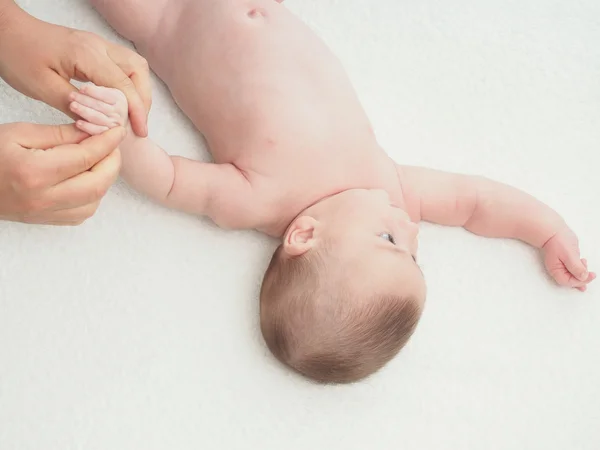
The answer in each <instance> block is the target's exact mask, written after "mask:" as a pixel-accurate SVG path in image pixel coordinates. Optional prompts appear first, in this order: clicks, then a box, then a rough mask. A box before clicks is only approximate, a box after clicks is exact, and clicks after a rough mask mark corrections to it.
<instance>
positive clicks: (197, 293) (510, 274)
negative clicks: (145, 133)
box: [0, 0, 600, 450]
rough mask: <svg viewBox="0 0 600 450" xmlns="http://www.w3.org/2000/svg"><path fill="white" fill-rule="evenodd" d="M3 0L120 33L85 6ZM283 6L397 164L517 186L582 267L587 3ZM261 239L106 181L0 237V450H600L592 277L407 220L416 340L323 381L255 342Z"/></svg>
mask: <svg viewBox="0 0 600 450" xmlns="http://www.w3.org/2000/svg"><path fill="white" fill-rule="evenodd" d="M20 4H21V5H22V6H24V7H25V8H26V9H27V10H28V11H29V12H31V13H32V14H34V15H35V16H37V17H39V18H41V19H44V20H48V21H51V22H54V23H60V24H63V25H67V26H71V27H77V28H81V29H86V30H90V31H94V32H96V33H99V34H101V35H103V36H105V37H107V38H110V39H115V40H120V39H119V38H118V37H116V35H115V34H114V33H113V32H112V31H111V30H110V29H109V27H108V26H107V25H106V24H105V23H104V22H103V21H102V19H101V18H100V17H99V16H98V15H97V14H96V13H95V12H94V11H93V10H92V9H91V8H90V7H89V6H88V5H87V3H86V2H85V1H84V0H53V1H50V0H29V1H21V2H20ZM288 7H289V8H291V9H292V10H294V11H295V12H297V13H298V14H299V15H300V16H301V17H302V18H303V19H305V20H307V21H308V22H309V23H310V24H311V25H312V26H314V27H315V29H316V30H317V31H318V32H319V33H320V35H321V36H322V37H323V38H324V39H325V40H326V42H327V43H328V44H329V45H330V46H331V47H332V48H333V49H334V51H335V52H336V53H337V54H338V55H339V56H340V58H341V59H342V61H343V62H344V64H345V66H346V68H347V69H348V71H349V73H350V76H351V78H352V80H353V81H354V83H355V86H356V88H357V90H358V92H359V95H360V97H361V98H362V100H363V101H364V105H365V107H366V108H367V110H368V113H369V114H370V116H371V118H372V120H373V123H374V126H375V129H376V133H377V134H378V136H379V139H380V141H381V143H382V144H383V145H384V146H385V147H386V148H387V149H388V151H389V152H390V154H392V155H393V156H394V157H395V158H396V159H397V160H398V161H401V162H404V163H410V164H419V165H427V166H433V167H437V168H441V169H446V170H452V171H462V172H469V173H477V174H483V175H487V176H489V177H492V178H495V179H498V180H501V181H505V182H508V183H511V184H514V185H516V186H518V187H520V188H523V189H526V190H527V191H529V192H530V193H532V194H534V195H536V196H538V197H539V198H541V199H543V200H544V201H546V202H548V203H549V204H551V205H552V206H553V207H555V208H556V209H557V210H558V211H560V212H561V213H562V214H563V215H564V216H565V217H566V218H567V219H568V221H569V223H570V224H571V225H572V226H573V228H574V229H575V230H576V231H577V232H578V234H579V236H580V238H581V245H582V248H583V250H584V255H585V256H586V257H588V258H589V260H590V265H592V266H593V267H594V268H595V269H596V270H599V269H600V238H599V236H598V232H599V230H600V213H599V206H600V205H599V198H600V182H599V178H600V177H599V175H600V174H599V170H600V164H599V163H600V157H599V156H598V150H599V148H600V147H599V144H600V126H599V125H600V51H599V50H598V42H600V22H599V19H598V18H599V17H600V2H598V1H597V0H578V1H577V0H571V1H567V0H563V1H558V0H552V1H550V0H518V1H517V0H497V1H494V2H491V1H487V2H477V1H473V0H455V1H453V2H448V1H443V0H418V1H417V0H405V1H398V0H380V1H376V2H366V1H364V0H344V1H338V0H319V1H317V0H288ZM120 41H121V42H123V41H122V40H120ZM127 45H128V44H127ZM154 92H155V102H154V107H153V111H152V114H151V118H150V134H151V136H152V137H153V138H154V139H156V140H157V141H158V142H159V143H160V144H161V145H163V146H164V148H166V149H168V151H170V152H171V153H177V154H182V155H186V156H191V157H199V158H206V155H207V154H206V152H205V150H204V147H203V143H202V139H201V137H200V136H199V135H198V133H197V132H195V131H194V129H193V127H192V126H191V125H190V123H189V122H188V121H187V119H186V118H185V117H184V116H183V114H182V113H181V112H180V111H179V110H178V109H177V108H176V106H175V105H174V103H173V101H172V100H171V98H170V96H169V95H168V92H167V91H166V89H165V88H164V86H163V85H162V84H161V83H160V82H158V80H157V79H156V78H155V91H154ZM0 105H1V109H0V122H13V121H34V122H40V123H59V122H63V121H66V120H67V119H65V118H64V116H62V115H60V114H58V113H56V112H55V111H52V110H51V109H50V108H48V107H46V106H44V105H41V104H38V103H36V102H33V101H31V100H28V99H26V98H24V97H22V96H20V95H18V94H16V93H15V92H14V91H12V90H11V89H9V88H8V87H7V86H6V85H4V84H0ZM274 246H275V242H274V241H271V240H269V239H267V238H265V237H263V236H260V235H258V234H257V233H254V232H226V231H221V230H219V229H217V228H216V227H215V226H213V225H211V224H210V223H209V222H207V221H206V220H203V219H198V218H194V217H190V216H186V215H183V214H180V213H177V212H173V211H168V210H166V209H163V208H161V207H159V206H156V205H154V204H152V203H150V202H148V201H147V200H146V199H144V198H141V197H140V196H139V195H137V194H135V193H133V192H132V191H131V190H130V189H129V188H128V187H127V186H125V185H124V184H122V183H119V184H117V185H116V186H115V187H114V188H113V189H112V190H111V191H110V192H109V194H108V196H107V197H106V199H105V201H104V202H103V204H102V206H101V208H100V210H99V212H98V214H97V215H96V216H95V217H94V218H93V219H92V220H90V221H89V222H87V223H86V224H85V225H83V226H81V227H78V228H73V229H68V228H51V227H35V226H24V225H20V224H9V223H0V449H2V450H29V449H32V450H33V449H35V450H39V449H42V448H43V449H44V450H59V449H60V450H65V449H86V450H95V449H102V450H121V449H122V450H126V449H144V450H154V449H161V450H164V449H171V448H172V449H178V450H188V449H190V450H191V449H198V448H203V449H227V450H234V449H254V448H256V449H262V450H270V449H280V448H282V449H287V450H296V449H298V450H299V449H308V448H311V449H317V450H320V449H338V448H339V449H349V450H350V449H365V448H369V449H371V448H372V449H376V450H387V449H390V450H391V449H403V450H436V449H444V450H454V449H456V450H458V449H460V450H465V449H477V450H479V449H486V450H495V449H498V450H500V449H501V450H505V449H544V450H549V449H557V450H559V449H560V450H564V449H569V450H584V449H586V450H587V449H589V450H592V449H597V448H599V447H598V446H599V445H600V427H599V426H598V423H599V418H600V383H599V382H598V380H599V379H600V352H599V351H598V342H599V341H600V284H598V283H600V282H597V283H596V284H595V285H593V286H592V287H591V289H590V290H589V292H588V293H587V294H584V295H582V294H580V293H579V292H575V291H568V290H564V289H560V288H558V287H556V286H555V285H554V284H553V283H552V282H550V281H549V279H548V278H547V277H546V276H545V274H544V271H543V268H542V265H541V263H540V260H539V257H538V256H537V253H536V252H535V251H534V250H532V249H529V248H527V247H526V246H524V245H521V244H520V243H517V242H507V241H501V240H486V239H482V238H477V237H475V236H473V235H470V234H468V233H466V232H464V231H462V230H460V229H449V228H441V227H436V226H430V225H424V226H423V228H422V234H421V251H420V262H421V264H422V266H423V270H424V272H425V275H426V278H427V280H428V284H429V297H428V303H427V307H426V312H425V315H424V317H423V320H422V322H421V325H420V326H419V328H418V331H417V333H416V335H415V336H414V338H413V339H412V341H411V342H410V344H409V346H408V347H407V348H406V350H405V351H404V352H402V354H401V355H400V356H399V357H398V358H396V359H395V360H394V361H393V363H391V364H390V365H389V366H388V367H387V368H386V369H384V370H383V371H382V372H381V373H380V374H379V375H377V376H375V377H373V378H372V379H370V380H368V381H367V382H364V383H362V384H358V385H354V386H344V387H322V386H315V385H312V384H310V383H307V382H305V381H304V380H302V379H300V378H298V377H296V376H294V375H292V374H291V373H289V372H288V371H287V370H285V369H283V368H281V367H280V366H279V365H278V364H276V363H275V362H274V360H273V358H272V357H271V356H270V355H269V353H268V351H267V350H266V348H265V346H264V344H263V341H262V339H261V337H260V332H259V329H258V302H257V293H258V289H259V286H260V281H261V276H262V274H263V271H264V269H265V267H266V265H267V263H268V261H269V258H270V255H271V252H272V250H273V248H274Z"/></svg>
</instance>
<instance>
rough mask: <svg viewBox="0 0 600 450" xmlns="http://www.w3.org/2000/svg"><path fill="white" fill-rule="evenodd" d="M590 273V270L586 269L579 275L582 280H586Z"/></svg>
mask: <svg viewBox="0 0 600 450" xmlns="http://www.w3.org/2000/svg"><path fill="white" fill-rule="evenodd" d="M588 275H589V273H588V271H587V270H586V271H584V272H582V273H581V275H580V276H579V279H580V280H581V281H585V280H587V277H588Z"/></svg>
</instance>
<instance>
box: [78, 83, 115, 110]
mask: <svg viewBox="0 0 600 450" xmlns="http://www.w3.org/2000/svg"><path fill="white" fill-rule="evenodd" d="M81 92H82V93H84V94H85V95H88V96H90V97H92V98H95V99H97V100H100V101H101V102H104V103H108V104H109V105H113V106H114V105H116V104H117V102H118V101H119V95H121V92H120V91H118V90H117V89H114V88H106V87H100V86H96V85H95V84H94V83H87V84H85V85H83V86H82V87H81Z"/></svg>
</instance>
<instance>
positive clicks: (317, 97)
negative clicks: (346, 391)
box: [71, 0, 595, 383]
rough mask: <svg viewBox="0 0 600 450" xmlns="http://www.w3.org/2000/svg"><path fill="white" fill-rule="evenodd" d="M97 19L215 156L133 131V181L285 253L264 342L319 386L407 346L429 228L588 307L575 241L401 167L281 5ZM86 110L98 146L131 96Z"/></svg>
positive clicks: (526, 200) (93, 91)
mask: <svg viewBox="0 0 600 450" xmlns="http://www.w3.org/2000/svg"><path fill="white" fill-rule="evenodd" d="M92 3H93V4H94V6H95V7H96V9H97V10H98V11H99V12H100V13H101V14H102V15H103V16H104V17H105V18H106V19H107V21H108V22H109V23H110V24H111V25H112V26H113V28H115V30H116V31H117V32H118V33H120V34H121V35H122V36H124V37H125V38H127V39H129V40H131V41H132V42H133V43H134V44H135V46H136V48H137V49H138V51H139V52H140V53H141V54H142V55H143V56H145V57H146V58H147V60H148V62H149V64H150V66H151V67H152V68H153V70H154V71H155V72H156V74H157V75H158V76H159V77H160V78H161V79H162V80H163V81H164V82H165V83H166V85H167V86H168V87H169V89H170V91H171V93H172V95H173V97H174V98H175V100H176V102H177V103H178V105H179V106H180V107H181V109H182V110H183V111H184V112H185V113H186V114H187V115H188V116H189V117H190V118H191V120H192V121H193V123H194V124H195V125H196V127H197V128H198V130H199V131H200V132H201V133H202V134H203V135H204V136H205V138H206V141H207V143H208V146H209V148H210V150H211V153H212V155H213V157H214V163H204V162H198V161H192V160H189V159H185V158H181V157H171V156H169V155H168V154H167V153H165V152H164V151H163V150H162V149H160V148H159V147H158V146H157V145H156V144H154V143H153V142H152V141H151V140H149V139H143V138H139V137H137V136H136V135H135V134H134V133H131V132H130V133H129V135H128V137H127V138H126V139H125V141H124V142H123V144H122V146H121V152H122V158H123V170H122V175H123V178H124V179H125V180H126V181H127V182H128V183H129V184H130V185H131V186H132V187H133V188H135V189H137V190H138V191H140V192H142V193H144V194H146V195H147V196H149V197H150V198H152V199H154V200H155V201H157V202H159V203H161V204H163V205H166V206H167V207H170V208H177V209H179V210H183V211H186V212H188V213H191V214H198V215H206V216H208V217H210V218H211V219H212V220H213V221H214V222H215V223H217V224H218V225H219V226H222V227H225V228H232V229H242V228H247V229H256V230H259V231H262V232H264V233H266V234H268V235H270V236H274V237H277V238H281V241H282V242H281V245H280V246H279V247H278V248H277V250H276V251H275V253H274V255H273V258H272V261H271V263H270V265H269V267H268V269H267V272H266V274H265V276H264V280H263V285H262V290H261V293H260V319H261V329H262V333H263V336H264V339H265V341H266V343H267V345H268V347H269V349H270V350H271V351H272V353H273V354H274V355H275V356H276V357H277V358H278V359H279V360H280V361H281V362H283V363H284V364H286V365H288V366H290V367H291V368H293V369H294V370H296V371H297V372H299V373H301V374H303V375H304V376H306V377H308V378H311V379H313V380H316V381H319V382H322V383H348V382H354V381H357V380H361V379H363V378H365V377H367V376H369V375H371V374H373V373H374V372H376V371H377V370H378V369H380V368H381V367H382V366H384V365H385V364H386V363H387V362H388V361H389V360H390V359H391V358H393V357H394V355H396V354H397V353H398V352H399V351H400V349H401V348H402V347H403V346H404V345H405V344H406V342H407V341H408V339H409V338H410V336H411V334H412V333H413V332H414V330H415V327H416V326H417V323H418V321H419V317H420V316H421V312H422V310H423V304H424V301H425V293H426V288H425V281H424V279H423V274H422V273H421V270H420V269H419V266H418V265H417V263H416V255H417V233H418V226H417V223H419V222H420V221H429V222H434V223H438V224H443V225H448V226H461V227H464V228H466V229H467V230H469V231H471V232H473V233H476V234H479V235H483V236H489V237H498V238H513V239H519V240H521V241H524V242H526V243H528V244H530V245H532V246H535V247H536V248H539V249H542V250H543V252H544V257H545V265H546V267H547V269H548V271H549V272H550V273H551V275H552V276H553V277H554V279H555V280H556V281H557V282H558V284H560V285H563V286H569V287H572V288H576V289H579V290H580V291H584V290H585V289H586V286H587V284H588V283H589V282H591V281H592V280H593V279H594V278H595V275H594V274H593V273H591V272H589V271H588V268H587V263H586V261H585V260H584V259H580V255H579V248H578V241H577V238H576V236H575V234H574V233H573V232H572V231H571V230H570V229H569V227H568V226H567V225H566V224H565V222H564V221H563V219H561V217H560V216H559V215H558V214H557V213H556V212H554V211H553V210H552V209H551V208H549V207H548V206H546V205H544V204H543V203H541V202H540V201H538V200H536V199H535V198H533V197H531V196H529V195H527V194H525V193H523V192H521V191H519V190H517V189H515V188H512V187H509V186H506V185H503V184H500V183H496V182H494V181H490V180H488V179H485V178H481V177H475V176H467V175H459V174H452V173H444V172H440V171H436V170H430V169H426V168H418V167H408V166H401V165H396V164H395V163H394V162H393V161H392V160H391V159H390V158H389V157H388V156H387V155H386V153H385V152H384V150H383V149H382V148H381V147H380V145H379V144H378V142H377V139H376V138H375V136H374V134H373V130H372V128H371V126H370V124H369V120H368V118H367V116H366V115H365V112H364V110H363V108H362V107H361V105H360V103H359V100H358V98H357V95H356V93H355V91H354V89H353V87H352V85H351V83H350V81H349V78H348V77H347V75H346V74H345V72H344V70H343V68H342V66H341V64H340V62H339V61H338V60H337V59H336V58H335V57H334V55H333V54H332V53H331V52H330V50H329V49H328V48H327V47H326V46H325V45H324V43H323V42H322V41H321V40H319V38H318V37H317V36H316V35H315V34H314V33H313V32H312V31H311V30H310V28H309V27H307V26H306V25H305V24H303V23H302V22H301V21H300V20H299V19H297V18H296V17H295V16H294V15H293V14H291V13H290V12H289V11H288V10H287V9H286V8H285V6H283V5H282V4H280V2H277V1H275V0H92ZM127 75H130V76H133V77H135V74H127ZM71 100H72V103H71V108H72V110H73V112H75V113H76V114H78V115H79V116H80V117H81V118H82V120H79V121H77V125H78V127H79V128H80V129H82V130H83V131H86V132H87V133H89V134H97V133H100V132H102V131H103V130H105V129H107V128H110V127H113V126H117V125H122V124H125V123H126V119H127V104H126V101H125V98H124V96H123V95H122V94H121V93H120V92H119V91H115V90H112V89H107V88H102V87H97V86H94V85H86V86H84V87H83V88H82V89H81V91H80V92H78V93H75V94H73V96H72V98H71Z"/></svg>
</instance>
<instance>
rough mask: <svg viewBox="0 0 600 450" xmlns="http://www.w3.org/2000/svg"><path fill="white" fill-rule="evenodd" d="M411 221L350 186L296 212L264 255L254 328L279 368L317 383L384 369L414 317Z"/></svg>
mask: <svg viewBox="0 0 600 450" xmlns="http://www.w3.org/2000/svg"><path fill="white" fill-rule="evenodd" d="M417 233H418V228H417V225H416V224H414V223H412V222H411V221H410V219H409V217H408V215H407V214H406V213H405V212H404V211H402V210H401V209H399V208H396V207H393V206H392V205H391V204H390V201H389V197H388V195H387V194H386V193H385V192H383V191H372V190H349V191H345V192H342V193H341V194H337V195H334V196H332V197H329V198H327V199H324V200H322V201H321V202H319V203H317V204H316V205H314V206H312V207H310V208H308V209H307V210H305V211H304V212H303V213H302V214H301V215H300V216H299V217H298V218H297V219H295V220H294V222H292V224H291V225H290V227H289V228H288V230H287V232H286V234H285V236H284V240H283V244H282V245H280V246H279V248H278V249H277V250H276V252H275V254H274V255H273V259H272V260H271V264H270V266H269V268H268V269H267V272H266V274H265V278H264V281H263V285H262V290H261V294H260V318H261V330H262V334H263V336H264V338H265V341H266V343H267V345H268V347H269V349H270V350H271V351H272V352H273V354H274V355H275V356H276V357H277V358H278V359H279V360H280V361H281V362H283V363H284V364H286V365H288V366H290V367H291V368H292V369H294V370H296V371H297V372H299V373H301V374H302V375H304V376H306V377H308V378H311V379H313V380H315V381H319V382H321V383H350V382H354V381H358V380H361V379H363V378H365V377H367V376H369V375H371V374H373V373H374V372H376V371H377V370H379V369H380V368H381V367H383V366H384V365H385V364H386V363H387V362H388V361H389V360H390V359H392V358H393V357H394V356H395V355H396V354H397V353H398V352H399V351H400V349H401V348H402V347H403V346H404V344H406V342H407V341H408V339H409V338H410V336H411V335H412V333H413V331H414V330H415V327H416V325H417V322H418V320H419V318H420V316H421V311H422V309H423V304H424V301H425V281H424V279H423V275H422V273H421V270H420V269H419V267H418V266H417V264H416V262H415V254H416V251H417Z"/></svg>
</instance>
